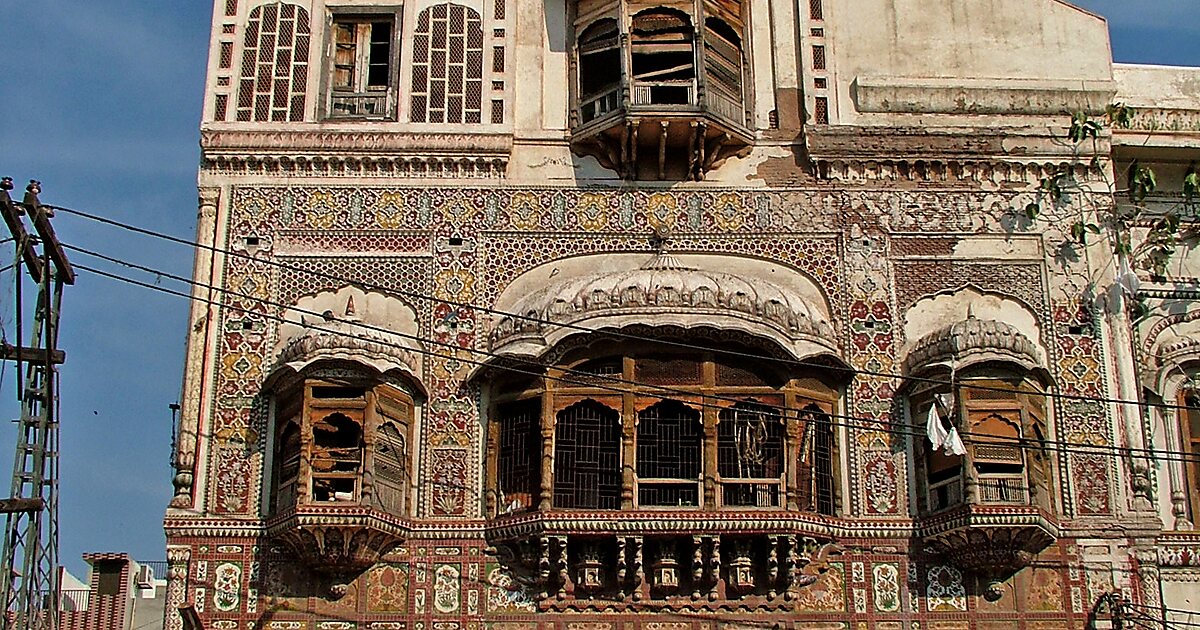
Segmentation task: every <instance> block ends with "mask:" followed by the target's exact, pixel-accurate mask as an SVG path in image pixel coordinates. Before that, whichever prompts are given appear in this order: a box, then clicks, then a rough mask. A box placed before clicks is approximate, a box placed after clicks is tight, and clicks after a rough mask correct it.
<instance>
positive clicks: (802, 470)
mask: <svg viewBox="0 0 1200 630" xmlns="http://www.w3.org/2000/svg"><path fill="white" fill-rule="evenodd" d="M799 419H800V421H801V423H802V429H801V431H802V435H803V438H802V439H801V442H800V464H799V466H798V467H797V470H796V489H797V492H798V493H799V498H798V501H797V502H798V503H799V505H800V509H802V510H805V511H811V512H817V513H818V514H826V515H832V514H834V513H835V510H836V509H837V506H836V497H835V495H834V490H833V488H834V483H833V475H834V472H833V471H834V457H835V451H834V448H833V422H832V421H831V420H830V418H829V414H827V413H825V411H824V410H822V409H821V408H820V407H818V406H817V405H809V406H807V407H805V408H804V410H803V411H802V412H801V413H800V415H799Z"/></svg>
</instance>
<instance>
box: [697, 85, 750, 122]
mask: <svg viewBox="0 0 1200 630" xmlns="http://www.w3.org/2000/svg"><path fill="white" fill-rule="evenodd" d="M705 100H706V101H707V106H708V110H709V111H710V112H712V113H714V114H716V115H717V116H720V117H721V118H724V119H725V120H727V121H729V122H731V123H735V124H738V125H744V124H746V112H745V111H744V110H743V109H742V102H741V101H740V100H737V99H734V98H731V97H729V96H727V95H725V94H723V93H721V92H718V91H717V90H712V89H710V90H708V91H707V92H706V93H705Z"/></svg>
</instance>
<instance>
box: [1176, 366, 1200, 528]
mask: <svg viewBox="0 0 1200 630" xmlns="http://www.w3.org/2000/svg"><path fill="white" fill-rule="evenodd" d="M1179 405H1180V406H1181V407H1184V408H1183V409H1180V410H1179V418H1180V423H1179V424H1180V429H1181V435H1182V437H1183V449H1184V450H1185V451H1187V452H1188V453H1190V454H1191V461H1189V462H1188V463H1187V486H1188V492H1189V494H1190V496H1191V499H1192V501H1191V502H1192V522H1193V523H1195V522H1197V521H1200V390H1196V389H1186V390H1183V391H1182V392H1180V395H1179Z"/></svg>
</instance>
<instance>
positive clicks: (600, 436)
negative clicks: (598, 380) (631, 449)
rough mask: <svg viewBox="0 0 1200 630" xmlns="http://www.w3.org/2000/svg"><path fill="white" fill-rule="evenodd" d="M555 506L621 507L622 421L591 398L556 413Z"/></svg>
mask: <svg viewBox="0 0 1200 630" xmlns="http://www.w3.org/2000/svg"><path fill="white" fill-rule="evenodd" d="M555 429H556V430H555V440H554V506H555V507H559V508H565V509H593V510H615V509H618V508H619V507H620V506H621V421H620V414H619V413H618V412H617V410H615V409H612V408H611V407H608V406H605V405H603V404H601V403H599V402H596V401H594V400H590V399H588V400H584V401H581V402H578V403H576V404H574V405H571V406H570V407H567V408H566V409H563V410H562V411H560V412H558V414H557V422H556V424H555Z"/></svg>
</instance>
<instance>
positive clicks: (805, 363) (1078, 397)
mask: <svg viewBox="0 0 1200 630" xmlns="http://www.w3.org/2000/svg"><path fill="white" fill-rule="evenodd" d="M47 207H50V208H53V209H54V210H58V211H62V212H66V213H68V214H73V215H76V216H79V217H82V218H85V219H88V220H91V221H95V222H98V223H102V224H105V225H110V226H113V227H117V228H120V229H123V230H126V231H130V232H134V233H137V234H142V235H145V236H151V237H154V238H158V239H163V240H167V241H170V242H173V243H177V244H180V245H186V246H188V247H192V248H199V249H203V250H206V251H211V252H213V253H219V254H224V255H227V256H233V257H236V258H243V259H245V260H250V261H253V262H256V263H260V264H265V265H269V266H273V267H277V268H280V269H284V270H288V271H295V272H298V273H305V274H309V275H313V276H316V277H319V278H323V279H327V280H334V281H337V282H343V283H347V284H355V285H358V286H361V287H363V288H366V289H370V290H375V291H381V292H386V293H390V294H394V295H399V296H403V297H408V298H411V299H415V300H421V301H427V302H433V301H436V302H440V303H445V304H449V305H451V306H455V307H459V308H466V309H469V310H473V311H477V312H480V313H486V314H488V315H497V316H502V317H509V318H512V319H517V320H522V321H527V322H532V323H536V324H543V325H548V326H554V327H558V328H565V329H568V330H574V331H576V332H581V333H589V334H594V333H598V332H603V333H604V334H607V335H610V336H612V337H615V338H618V339H624V340H629V341H640V342H647V341H652V342H655V343H660V344H663V345H668V346H674V347H679V348H684V349H691V350H698V349H701V348H699V347H697V346H695V345H694V344H689V343H686V342H681V341H677V340H669V339H657V338H652V337H646V336H642V335H636V334H632V333H627V332H622V331H616V330H604V331H601V330H598V329H595V328H590V327H587V326H582V325H579V324H573V323H567V322H555V321H553V320H549V319H544V318H540V317H536V316H532V315H528V314H522V313H513V312H507V311H502V310H499V309H494V308H490V307H485V306H479V305H476V304H471V303H468V302H460V301H455V300H450V299H443V298H434V297H433V296H430V295H425V294H423V293H419V292H415V291H407V290H404V289H398V288H393V287H384V286H380V285H377V284H372V283H370V282H366V281H362V280H352V279H349V278H344V277H340V276H337V275H335V274H330V273H325V272H322V271H318V270H314V269H309V268H306V267H303V266H300V265H291V264H288V263H286V262H283V261H279V260H274V259H266V258H259V257H256V256H254V255H252V254H249V253H246V252H239V251H235V250H231V249H228V248H222V247H217V246H215V245H203V244H200V243H196V242H194V241H191V240H188V239H184V238H180V237H177V236H173V235H170V234H166V233H163V232H158V231H155V230H151V229H149V228H143V227H139V226H136V225H132V224H129V223H125V222H122V221H117V220H115V219H110V218H107V217H103V216H100V215H97V214H93V213H89V212H85V211H83V210H76V209H73V208H66V207H62V206H47ZM714 351H715V352H718V353H720V354H723V355H727V356H737V357H740V358H746V359H753V360H757V361H762V360H767V361H772V362H776V363H784V364H788V365H794V366H799V367H808V368H815V369H821V370H836V371H841V372H845V373H848V374H849V375H851V376H853V375H855V374H863V375H867V376H876V377H881V378H890V379H900V380H904V381H910V382H915V383H928V384H933V385H950V386H952V387H960V388H964V389H976V390H982V391H996V392H1005V393H1023V394H1032V395H1037V396H1042V397H1046V398H1052V399H1061V400H1075V401H1082V402H1102V403H1112V404H1119V405H1136V406H1138V407H1153V408H1159V409H1174V410H1186V409H1189V407H1187V406H1186V405H1179V404H1175V403H1166V402H1151V401H1142V400H1126V399H1121V398H1112V397H1102V396H1088V395H1084V394H1069V393H1063V392H1048V391H1038V392H1026V391H1023V390H1017V389H1013V388H1007V387H998V386H994V385H983V384H978V383H970V382H963V381H957V382H952V381H946V380H943V379H937V378H931V377H919V376H913V375H904V374H898V373H892V372H883V371H876V370H867V369H859V368H853V367H844V366H838V365H828V364H822V363H815V362H813V361H809V360H800V359H794V358H787V357H764V356H760V355H755V354H752V353H748V352H741V351H737V350H732V349H728V348H721V349H715V350H714Z"/></svg>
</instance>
